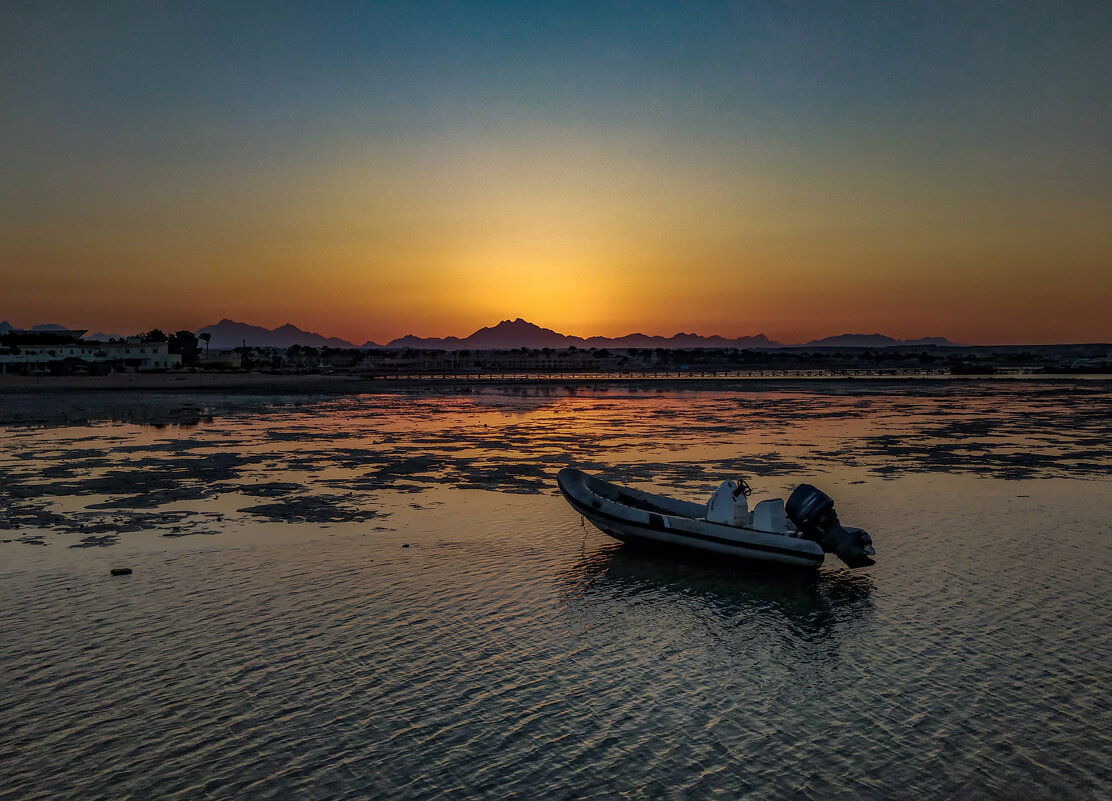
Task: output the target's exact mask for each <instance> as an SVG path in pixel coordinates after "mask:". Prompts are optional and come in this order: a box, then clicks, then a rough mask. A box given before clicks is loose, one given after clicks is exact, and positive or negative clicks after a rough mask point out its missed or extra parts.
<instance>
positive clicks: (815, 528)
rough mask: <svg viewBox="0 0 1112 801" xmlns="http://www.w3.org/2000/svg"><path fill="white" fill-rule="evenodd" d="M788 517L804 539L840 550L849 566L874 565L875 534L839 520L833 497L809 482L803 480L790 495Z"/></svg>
mask: <svg viewBox="0 0 1112 801" xmlns="http://www.w3.org/2000/svg"><path fill="white" fill-rule="evenodd" d="M786 511H787V513H788V517H789V518H791V521H792V522H793V523H795V525H796V526H798V528H799V530H800V532H801V533H802V535H803V537H804V538H805V539H809V540H813V541H814V542H817V543H818V544H819V545H821V546H822V549H823V551H825V552H826V553H833V554H837V556H838V558H839V559H841V560H842V561H843V562H845V563H846V564H847V565H849V566H850V567H868V566H869V565H875V564H876V561H875V560H874V559H871V558H870V557H871V556H875V555H876V551H875V550H874V549H873V538H872V537H870V536H869V535H868V534H867V533H865V532H864V531H862V530H861V529H859V528H846V527H844V526H843V525H842V524H841V523H840V522H838V513H837V512H835V511H834V500H833V499H832V498H831V497H830V496H829V495H827V494H826V493H825V492H823V491H821V490H819V489H817V488H815V487H812V486H811V485H810V484H800V485H799V486H798V487H796V488H795V491H794V492H792V494H791V496H789V497H788V503H787V507H786Z"/></svg>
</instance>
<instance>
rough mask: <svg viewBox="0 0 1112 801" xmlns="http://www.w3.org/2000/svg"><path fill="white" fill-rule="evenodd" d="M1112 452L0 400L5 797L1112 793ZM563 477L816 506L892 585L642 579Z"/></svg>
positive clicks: (397, 408)
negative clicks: (855, 540)
mask: <svg viewBox="0 0 1112 801" xmlns="http://www.w3.org/2000/svg"><path fill="white" fill-rule="evenodd" d="M1109 419H1112V388H1110V387H1109V386H1108V385H1107V384H1105V383H1103V382H1089V383H1084V382H1078V383H1073V382H1065V383H1041V382H1015V383H1004V382H1001V383H996V382H983V383H982V382H944V383H943V382H940V383H938V384H928V383H926V382H923V383H912V384H898V385H896V384H893V385H882V384H875V385H867V386H862V385H860V384H830V385H821V386H820V385H801V386H795V387H792V386H782V387H773V388H765V389H755V390H754V389H742V388H732V389H729V390H722V391H713V392H712V391H675V390H665V391H656V390H645V389H628V388H627V389H616V388H615V389H610V390H603V389H592V390H582V389H581V390H565V389H559V388H555V387H553V388H533V389H528V388H522V389H518V390H501V391H499V390H493V389H492V390H487V391H484V392H473V393H456V394H447V393H425V394H409V395H407V394H383V395H360V396H350V397H342V398H292V397H291V398H280V397H275V398H234V397H216V396H211V395H194V396H190V395H158V394H151V395H139V394H130V395H123V394H120V395H111V394H104V395H93V396H89V397H86V398H76V397H74V398H52V399H51V400H50V401H49V403H48V404H44V403H43V402H42V401H41V400H39V399H35V398H31V397H19V396H6V397H0V421H4V422H3V424H2V425H0V605H2V607H3V608H4V610H5V612H6V614H5V616H4V618H3V622H0V666H2V668H3V675H4V681H3V682H0V721H3V722H4V725H3V726H2V727H0V774H2V775H3V781H0V798H4V799H7V798H13V799H14V798H19V799H24V798H43V799H47V798H50V799H55V798H74V799H92V798H113V799H118V798H135V799H140V798H174V797H180V798H289V797H297V798H341V797H351V798H375V797H378V798H406V799H408V798H414V799H425V798H428V799H432V798H517V797H520V798H531V797H538V796H542V797H553V798H569V799H570V798H606V797H614V798H731V799H734V798H761V799H767V798H816V799H829V798H850V797H853V798H877V799H889V798H894V799H903V798H906V799H917V798H963V799H964V798H973V799H977V798H985V799H990V798H991V799H997V798H1012V799H1041V798H1055V799H1061V798H1067V799H1071V798H1079V799H1101V798H1106V797H1109V796H1110V795H1112V769H1110V768H1108V767H1107V763H1108V754H1109V753H1112V735H1110V734H1109V733H1110V732H1112V702H1110V701H1109V698H1110V697H1112V692H1110V691H1112V667H1109V658H1108V657H1109V654H1110V651H1112V649H1110V646H1112V634H1110V629H1109V624H1108V621H1109V619H1110V612H1112V600H1110V593H1109V589H1110V586H1109V580H1108V569H1109V567H1110V566H1112V545H1110V543H1112V540H1110V538H1109V528H1110V527H1109V524H1108V522H1107V515H1106V513H1105V509H1106V507H1107V500H1108V498H1109V497H1110V493H1109V490H1110V489H1112V480H1110V479H1109V475H1110V473H1109V469H1110V467H1112V442H1110V435H1109V430H1108V422H1107V421H1108V420H1109ZM566 464H575V465H577V466H580V467H583V468H584V469H588V470H592V471H598V472H602V473H604V474H605V475H606V476H607V477H609V478H611V479H613V480H617V481H623V482H625V483H629V484H632V485H635V486H639V487H641V488H644V489H655V490H658V491H667V492H671V493H673V494H675V495H678V496H683V497H688V498H691V499H701V498H704V497H706V496H709V494H710V492H711V491H712V490H713V488H714V487H715V486H716V484H717V483H718V481H720V480H721V479H722V478H725V477H731V476H735V475H745V476H746V477H747V478H748V479H749V481H750V483H751V484H753V486H754V489H755V490H756V492H755V496H754V499H753V500H758V499H760V498H761V497H769V496H777V495H779V496H782V495H785V494H786V493H787V491H789V490H790V488H791V487H792V486H794V485H795V484H797V483H799V482H801V481H810V482H811V483H814V484H817V485H818V486H819V487H820V488H822V489H824V490H826V491H827V492H828V493H829V494H831V495H832V496H834V498H835V499H836V501H837V503H838V509H839V512H840V513H841V517H842V519H843V521H845V522H846V523H847V524H850V525H857V526H861V527H864V528H866V529H868V530H869V531H870V532H871V533H872V535H873V538H874V541H875V542H876V545H877V550H878V557H877V558H878V564H877V565H876V566H875V567H873V568H870V569H868V570H865V571H850V570H846V569H844V568H841V567H839V565H838V563H837V560H836V559H834V558H833V557H831V558H830V559H828V561H827V563H826V565H825V566H824V567H823V568H822V569H821V570H820V571H819V573H818V574H817V575H813V576H807V575H791V574H787V575H784V574H779V575H774V576H770V575H767V574H765V573H764V572H763V571H760V570H759V569H757V570H754V569H752V568H743V567H739V566H737V565H727V564H719V563H714V562H707V561H705V560H691V559H679V558H676V557H674V556H672V555H668V554H660V553H642V552H639V551H637V550H636V549H632V548H629V547H627V546H621V545H619V544H618V543H616V542H614V541H612V540H610V539H609V538H607V537H606V536H604V535H602V534H601V533H599V532H598V531H596V530H594V529H593V528H591V527H590V526H589V525H587V526H584V525H582V524H581V521H580V519H579V517H578V516H577V515H575V514H574V513H573V512H572V511H571V509H570V508H569V507H568V506H567V504H566V503H565V502H564V501H563V500H562V499H561V498H560V497H559V496H558V495H556V494H554V490H555V485H554V480H553V479H554V475H555V472H556V471H557V470H558V469H559V468H560V467H562V466H564V465H566ZM406 546H408V547H406ZM115 566H127V567H131V568H133V570H134V573H133V574H132V575H130V576H126V577H111V576H110V575H109V568H111V567H115Z"/></svg>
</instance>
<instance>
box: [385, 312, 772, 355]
mask: <svg viewBox="0 0 1112 801" xmlns="http://www.w3.org/2000/svg"><path fill="white" fill-rule="evenodd" d="M572 346H574V347H577V348H619V349H620V348H775V347H781V346H780V343H778V342H773V341H772V340H770V339H769V338H768V337H766V336H765V335H764V334H758V335H756V336H751V337H738V338H737V339H726V338H724V337H719V336H709V337H705V336H701V335H700V334H685V333H679V334H674V335H672V336H670V337H663V336H649V335H648V334H626V335H625V336H620V337H586V338H584V337H576V336H568V335H567V334H560V333H557V332H556V331H553V330H552V329H550V328H541V327H540V326H539V325H535V324H534V323H530V322H528V321H526V320H523V319H521V318H520V317H518V318H517V319H515V320H503V321H502V322H500V323H498V325H495V326H492V327H488V328H480V329H479V330H478V331H476V332H475V333H473V334H471V335H470V336H467V337H464V338H462V339H461V338H459V337H441V338H434V337H429V338H425V337H419V336H415V335H413V334H407V335H406V336H404V337H401V338H399V339H395V340H392V341H391V342H389V343H387V345H386V347H388V348H428V349H436V350H506V349H509V348H521V347H525V348H556V349H562V348H568V347H572Z"/></svg>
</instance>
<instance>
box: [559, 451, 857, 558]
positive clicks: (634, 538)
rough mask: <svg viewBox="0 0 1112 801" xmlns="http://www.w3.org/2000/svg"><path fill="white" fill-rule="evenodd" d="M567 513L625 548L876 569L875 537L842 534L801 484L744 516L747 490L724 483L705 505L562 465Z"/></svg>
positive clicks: (818, 498)
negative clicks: (834, 561)
mask: <svg viewBox="0 0 1112 801" xmlns="http://www.w3.org/2000/svg"><path fill="white" fill-rule="evenodd" d="M556 482H557V484H559V487H560V492H561V493H563V496H564V498H566V499H567V501H568V503H569V504H571V506H572V508H573V509H575V510H576V511H577V512H579V513H580V514H581V515H583V517H584V518H586V519H587V520H589V521H591V523H592V524H593V525H594V526H595V527H597V528H598V529H600V530H601V531H603V532H605V533H606V534H609V535H610V536H611V537H614V538H616V539H619V540H622V541H623V542H641V543H651V544H655V545H665V546H676V547H679V548H688V549H695V550H700V551H706V552H710V553H713V554H720V555H723V556H731V557H738V558H741V559H748V560H757V561H764V562H775V563H778V564H781V565H791V566H796V567H809V568H817V567H818V566H819V565H821V564H822V563H823V560H824V558H825V555H826V554H827V553H835V554H837V556H838V557H839V558H840V559H841V560H842V561H843V562H845V563H846V564H847V565H848V566H849V567H866V566H868V565H872V564H875V562H874V560H873V559H872V558H870V557H872V556H873V555H875V553H876V551H875V550H874V549H873V545H872V538H871V537H870V536H869V535H868V534H867V533H865V532H864V531H862V530H861V529H855V528H846V527H844V526H842V525H841V523H840V522H839V521H838V515H837V513H835V512H834V501H833V500H831V498H830V497H829V496H828V495H826V494H825V493H823V492H822V491H820V490H818V489H816V488H815V487H813V486H811V485H810V484H800V485H799V486H798V487H797V488H796V489H795V490H794V491H793V492H792V494H791V496H790V497H789V498H788V501H787V503H786V504H785V503H784V501H783V500H781V499H779V498H777V499H773V500H766V501H761V502H760V503H758V504H757V505H756V506H755V507H754V508H753V509H752V511H750V510H749V506H748V496H749V486H748V484H746V482H744V481H734V480H729V481H724V482H722V485H721V486H720V487H719V488H718V489H717V490H716V491H715V493H714V495H712V496H711V499H710V501H709V502H708V503H706V504H700V503H691V502H688V501H681V500H676V499H674V498H668V497H666V496H664V495H653V494H650V493H648V492H642V491H640V490H635V489H629V488H627V487H620V486H618V485H616V484H611V483H609V482H607V481H603V480H602V479H600V478H596V477H595V476H590V475H588V474H586V473H584V472H583V471H582V470H577V469H575V468H573V467H566V468H564V469H563V470H561V471H560V472H559V474H558V475H557V476H556Z"/></svg>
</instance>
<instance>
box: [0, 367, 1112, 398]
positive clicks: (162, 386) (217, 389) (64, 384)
mask: <svg viewBox="0 0 1112 801" xmlns="http://www.w3.org/2000/svg"><path fill="white" fill-rule="evenodd" d="M922 381H930V382H962V381H964V382H983V381H1038V382H1046V381H1064V382H1070V381H1112V373H1091V374H1064V373H1053V374H1037V373H1009V374H995V375H993V374H985V375H953V374H950V373H944V372H933V373H932V372H927V371H911V370H909V371H905V372H895V371H876V372H872V373H859V374H845V373H844V372H836V371H822V370H796V371H791V370H777V371H766V372H765V373H763V374H756V373H745V372H738V371H719V372H718V373H717V374H716V373H712V372H710V371H706V372H692V373H686V374H682V373H677V372H676V371H670V372H658V373H643V374H642V373H638V374H636V375H633V374H629V373H621V374H619V373H604V372H597V373H591V372H575V373H566V374H559V373H551V374H528V373H510V372H507V373H503V374H498V373H494V374H483V375H471V376H462V375H460V376H453V375H430V374H425V375H421V374H412V375H406V374H399V375H390V376H381V375H380V376H352V375H275V374H268V373H211V372H197V373H114V374H111V375H103V376H20V375H0V395H14V394H36V395H37V394H50V393H59V394H66V393H79V392H80V393H84V392H90V391H92V392H126V391H135V392H212V393H222V392H223V393H233V394H238V393H243V394H275V395H283V394H290V395H312V394H321V395H330V394H335V395H346V394H361V393H373V392H382V391H421V390H440V391H443V390H452V389H462V388H482V387H498V386H576V387H583V386H622V387H638V386H641V387H652V388H655V389H707V388H715V387H718V388H722V387H726V386H733V387H738V386H754V387H755V386H760V387H762V388H764V387H767V386H768V385H772V384H801V383H806V384H816V383H822V384H836V383H843V384H847V385H848V384H863V383H878V384H879V383H883V382H898V383H911V382H922Z"/></svg>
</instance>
